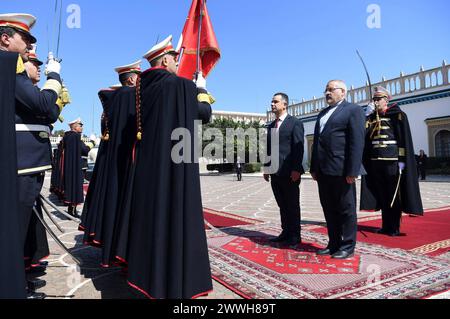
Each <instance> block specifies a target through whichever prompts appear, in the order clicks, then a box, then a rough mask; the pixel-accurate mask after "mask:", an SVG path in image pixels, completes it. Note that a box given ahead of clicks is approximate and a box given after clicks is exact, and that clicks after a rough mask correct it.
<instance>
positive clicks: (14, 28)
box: [0, 14, 62, 298]
mask: <svg viewBox="0 0 450 319" xmlns="http://www.w3.org/2000/svg"><path fill="white" fill-rule="evenodd" d="M35 22H36V18H35V17H33V16H31V15H27V14H2V15H0V36H1V38H0V47H1V49H2V50H4V51H10V52H18V53H19V54H20V56H21V58H22V60H23V61H24V62H26V61H28V57H29V50H30V49H32V47H31V44H33V43H35V42H36V39H35V38H34V37H33V36H32V35H31V34H30V29H31V28H32V26H33V25H34V24H35ZM23 61H20V60H19V62H18V67H17V75H16V92H15V98H16V99H15V113H16V114H15V122H16V144H17V165H18V189H19V203H18V214H19V218H20V228H21V229H20V236H21V241H22V244H23V245H24V243H25V238H26V236H27V231H28V227H29V223H30V219H31V215H32V214H33V207H34V205H35V203H36V202H37V199H38V198H39V194H40V191H41V188H42V185H43V182H44V174H45V171H46V170H48V169H50V168H51V165H50V164H51V145H50V140H49V135H50V125H51V124H52V123H54V122H55V121H56V120H57V118H58V116H59V114H60V112H61V109H60V108H59V107H58V106H57V105H56V101H57V99H58V96H59V95H60V93H61V88H62V85H61V78H60V75H59V73H60V70H61V65H60V63H59V62H58V61H56V60H55V59H54V58H53V55H52V54H51V53H49V56H48V62H47V65H46V67H45V75H46V76H47V81H46V83H45V84H44V86H43V88H42V90H39V88H37V87H36V86H35V85H34V84H33V82H32V81H31V80H30V78H29V77H28V75H27V73H26V71H25V67H24V66H23ZM22 247H23V246H22ZM29 297H31V298H44V297H45V295H44V294H36V293H33V292H30V295H29Z"/></svg>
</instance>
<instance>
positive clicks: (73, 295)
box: [40, 175, 450, 299]
mask: <svg viewBox="0 0 450 319" xmlns="http://www.w3.org/2000/svg"><path fill="white" fill-rule="evenodd" d="M435 180H436V181H438V182H431V181H427V182H423V183H421V191H422V200H423V202H424V206H425V207H426V208H436V207H443V206H448V205H450V183H449V182H448V181H450V179H447V178H435ZM443 181H447V182H443ZM48 182H49V180H48V178H47V179H46V184H45V186H44V190H43V193H44V194H46V195H48ZM201 183H202V196H203V206H205V207H208V208H211V209H215V210H220V211H225V212H229V213H233V214H237V215H241V216H244V217H250V218H255V219H259V220H262V221H275V222H278V221H279V213H278V208H277V205H276V202H275V199H274V197H273V195H272V191H271V188H270V183H266V182H265V181H264V180H263V179H262V177H261V176H258V175H251V176H249V175H244V178H243V180H242V181H241V182H237V181H236V178H235V176H234V175H222V176H213V175H209V176H202V177H201ZM300 196H301V208H302V219H303V221H304V222H305V223H315V222H322V221H324V218H323V213H322V210H321V207H320V203H319V199H318V191H317V185H316V184H315V182H314V181H313V180H311V178H310V177H308V176H305V177H304V178H303V181H302V183H301V195H300ZM61 208H62V209H64V207H62V206H61ZM79 210H80V208H79ZM367 215H370V214H367V213H365V214H363V213H360V214H359V217H363V216H367ZM372 215H373V214H372ZM58 220H59V222H60V224H61V226H63V227H64V229H65V231H66V232H65V233H64V234H61V233H59V232H58V231H57V230H56V227H55V226H51V227H52V229H53V230H54V231H55V233H56V234H58V236H59V238H60V239H61V240H62V241H63V242H64V243H65V244H66V246H68V247H69V248H72V247H75V248H74V250H73V253H74V255H75V256H76V257H78V258H80V259H82V260H83V266H82V267H81V269H79V268H77V267H76V266H75V264H74V262H73V261H72V260H71V258H70V257H68V256H67V255H65V254H63V252H62V250H61V249H60V248H59V247H58V246H57V245H56V244H55V242H54V241H53V240H52V239H50V238H49V243H50V251H51V255H50V257H49V259H48V261H49V262H50V265H49V267H48V268H47V272H46V274H45V275H44V276H42V277H41V278H42V279H45V280H46V281H47V286H46V287H44V288H42V289H40V291H42V292H45V293H46V294H47V295H48V296H49V298H50V299H52V298H68V299H101V298H103V299H111V298H142V297H141V296H140V294H137V293H135V292H134V290H132V289H130V288H128V285H127V284H126V281H125V276H124V275H123V274H122V272H121V270H120V269H102V268H99V266H98V262H99V250H98V249H94V248H89V247H86V246H82V245H80V240H81V232H79V231H78V230H77V225H76V224H75V223H74V222H72V221H67V220H64V219H58ZM47 222H48V223H49V225H52V224H51V223H50V221H49V220H48V219H47ZM205 298H212V299H239V298H240V297H239V296H238V295H236V294H235V293H233V292H232V291H230V290H228V289H227V288H226V287H224V286H222V285H220V284H219V283H217V282H214V291H213V293H211V294H210V295H209V296H208V297H205Z"/></svg>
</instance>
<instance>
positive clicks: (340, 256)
mask: <svg viewBox="0 0 450 319" xmlns="http://www.w3.org/2000/svg"><path fill="white" fill-rule="evenodd" d="M351 257H353V253H351V252H348V251H343V250H339V251H338V252H335V253H334V254H333V255H331V258H334V259H347V258H351Z"/></svg>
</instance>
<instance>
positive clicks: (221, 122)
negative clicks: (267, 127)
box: [202, 119, 265, 163]
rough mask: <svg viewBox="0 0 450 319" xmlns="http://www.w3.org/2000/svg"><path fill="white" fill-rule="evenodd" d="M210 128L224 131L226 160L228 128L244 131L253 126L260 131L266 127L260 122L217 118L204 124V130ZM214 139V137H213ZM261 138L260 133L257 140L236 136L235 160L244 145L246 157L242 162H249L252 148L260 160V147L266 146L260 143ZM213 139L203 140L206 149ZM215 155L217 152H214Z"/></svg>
mask: <svg viewBox="0 0 450 319" xmlns="http://www.w3.org/2000/svg"><path fill="white" fill-rule="evenodd" d="M208 128H214V129H219V130H220V131H221V133H222V136H223V150H224V151H223V154H224V160H225V159H226V136H227V129H233V130H236V129H242V130H243V131H246V130H248V129H249V128H253V129H255V131H256V132H257V133H258V132H259V130H260V129H262V128H264V125H261V124H260V123H259V122H255V121H252V122H247V123H246V122H242V121H239V122H237V121H233V120H231V119H215V120H214V121H212V122H211V123H208V124H206V125H203V131H205V130H207V129H208ZM213 140H214V139H213ZM259 140H260V136H259V134H258V139H257V140H251V139H249V138H245V139H238V138H236V137H235V138H234V161H236V159H237V157H238V150H239V147H241V148H242V147H244V148H245V159H244V158H241V159H240V160H241V163H244V162H245V163H248V162H249V158H250V156H249V152H250V150H253V152H256V155H257V160H258V161H260V158H259V150H260V149H259V148H260V147H265V145H260V144H261V143H259ZM211 142H212V141H211V140H203V141H202V146H203V147H202V149H205V147H206V145H208V144H210V143H211ZM213 155H215V154H213Z"/></svg>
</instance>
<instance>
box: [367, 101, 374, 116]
mask: <svg viewBox="0 0 450 319" xmlns="http://www.w3.org/2000/svg"><path fill="white" fill-rule="evenodd" d="M373 112H375V104H374V103H373V102H372V103H369V104H368V105H367V106H366V110H365V113H366V116H369V115H371V114H372V113H373Z"/></svg>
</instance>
